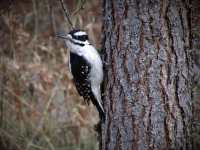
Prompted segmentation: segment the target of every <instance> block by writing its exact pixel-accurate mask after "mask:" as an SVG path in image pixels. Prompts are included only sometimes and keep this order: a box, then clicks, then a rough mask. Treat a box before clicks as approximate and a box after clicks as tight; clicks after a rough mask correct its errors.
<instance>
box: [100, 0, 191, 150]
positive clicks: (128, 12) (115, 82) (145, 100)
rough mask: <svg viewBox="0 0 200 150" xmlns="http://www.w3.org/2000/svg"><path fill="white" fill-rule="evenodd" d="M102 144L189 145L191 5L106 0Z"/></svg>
mask: <svg viewBox="0 0 200 150" xmlns="http://www.w3.org/2000/svg"><path fill="white" fill-rule="evenodd" d="M103 10H104V11H103V17H104V22H103V33H104V38H103V45H104V47H103V49H104V53H105V61H106V62H107V64H108V65H107V66H106V71H105V87H104V90H105V91H104V94H105V97H104V107H105V110H106V116H107V117H106V122H105V124H104V125H103V131H102V145H101V146H102V149H103V150H121V149H123V150H132V149H134V150H137V149H138V150H145V149H155V150H156V149H157V150H161V149H176V150H178V149H187V150H188V149H191V138H190V128H191V116H192V115H191V114H192V113H191V73H190V67H191V63H190V62H191V60H190V58H191V57H190V55H189V50H190V49H191V41H190V39H191V36H190V9H189V3H188V2H187V1H184V0H171V1H169V0H161V1H160V0H157V1H156V0H152V1H150V0H141V1H140V0H133V1H127V0H117V1H116V0H109V1H107V0H104V1H103Z"/></svg>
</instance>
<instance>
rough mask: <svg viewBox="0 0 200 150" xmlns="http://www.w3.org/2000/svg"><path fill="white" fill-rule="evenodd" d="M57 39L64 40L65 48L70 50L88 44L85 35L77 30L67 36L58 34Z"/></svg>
mask: <svg viewBox="0 0 200 150" xmlns="http://www.w3.org/2000/svg"><path fill="white" fill-rule="evenodd" d="M57 37H59V38H62V39H64V40H65V43H66V45H67V47H68V48H70V49H74V48H79V47H83V46H85V45H87V44H89V42H88V35H87V33H86V32H85V31H83V30H79V29H76V30H72V31H70V32H69V33H68V34H59V35H57Z"/></svg>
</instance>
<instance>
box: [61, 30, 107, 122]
mask: <svg viewBox="0 0 200 150" xmlns="http://www.w3.org/2000/svg"><path fill="white" fill-rule="evenodd" d="M57 37H59V38H62V39H64V41H65V44H66V47H67V48H68V49H69V51H70V53H69V70H70V72H71V74H72V77H73V81H74V84H75V87H76V89H77V91H78V93H79V95H80V96H82V97H83V98H84V100H85V101H86V102H87V103H88V104H89V102H90V101H92V103H93V104H94V105H95V107H96V109H97V111H98V112H99V117H100V120H102V121H104V120H105V111H104V108H103V103H102V99H101V84H102V81H103V63H102V59H101V57H100V54H99V53H98V51H97V49H96V48H95V47H94V46H93V45H92V44H91V43H90V42H89V38H88V34H87V33H86V32H85V31H84V30H80V29H73V30H72V31H70V32H68V33H67V34H58V35H57Z"/></svg>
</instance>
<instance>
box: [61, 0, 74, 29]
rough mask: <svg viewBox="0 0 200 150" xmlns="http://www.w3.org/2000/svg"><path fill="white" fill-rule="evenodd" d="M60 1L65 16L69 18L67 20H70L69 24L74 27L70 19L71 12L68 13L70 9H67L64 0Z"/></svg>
mask: <svg viewBox="0 0 200 150" xmlns="http://www.w3.org/2000/svg"><path fill="white" fill-rule="evenodd" d="M60 3H61V6H62V9H63V11H64V14H65V16H66V18H67V21H68V23H69V25H70V26H71V28H74V27H73V24H72V21H71V19H70V15H69V13H68V11H67V9H66V7H65V5H64V2H63V0H60Z"/></svg>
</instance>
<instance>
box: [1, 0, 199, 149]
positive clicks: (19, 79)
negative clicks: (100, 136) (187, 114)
mask: <svg viewBox="0 0 200 150" xmlns="http://www.w3.org/2000/svg"><path fill="white" fill-rule="evenodd" d="M64 2H65V5H66V7H67V8H68V10H69V13H70V14H71V18H72V22H73V24H74V25H75V26H77V27H79V28H81V29H85V30H86V31H87V32H88V33H89V37H90V40H91V42H92V44H94V45H95V46H96V47H97V48H98V49H100V48H101V34H102V33H101V23H102V18H101V11H102V10H101V3H100V0H74V1H67V0H64ZM0 14H1V15H0V149H1V150H4V149H6V150H73V149H74V150H79V149H81V150H95V149H98V142H97V134H96V133H95V131H94V124H96V123H97V121H98V115H97V112H96V110H95V109H94V108H93V106H92V105H90V107H89V109H88V106H87V105H85V104H84V102H83V100H82V98H81V97H79V96H78V94H77V92H76V89H75V87H74V86H73V84H72V81H71V76H70V74H69V72H68V65H67V63H68V57H67V55H68V51H67V49H66V48H65V45H64V42H63V41H62V40H60V39H57V38H56V37H55V35H56V34H57V33H60V32H63V31H65V32H68V31H69V24H68V22H67V21H66V19H65V16H64V14H63V10H62V8H61V4H60V1H59V0H41V1H40V0H1V1H0ZM192 35H193V45H194V49H193V51H192V52H193V56H194V72H195V74H194V86H193V91H194V93H193V104H194V105H193V113H194V118H193V123H194V124H193V134H192V135H193V139H194V140H193V141H194V145H195V147H200V79H199V76H200V71H199V70H200V57H199V56H200V51H199V49H200V42H199V40H200V2H199V0H194V1H193V4H192Z"/></svg>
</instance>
